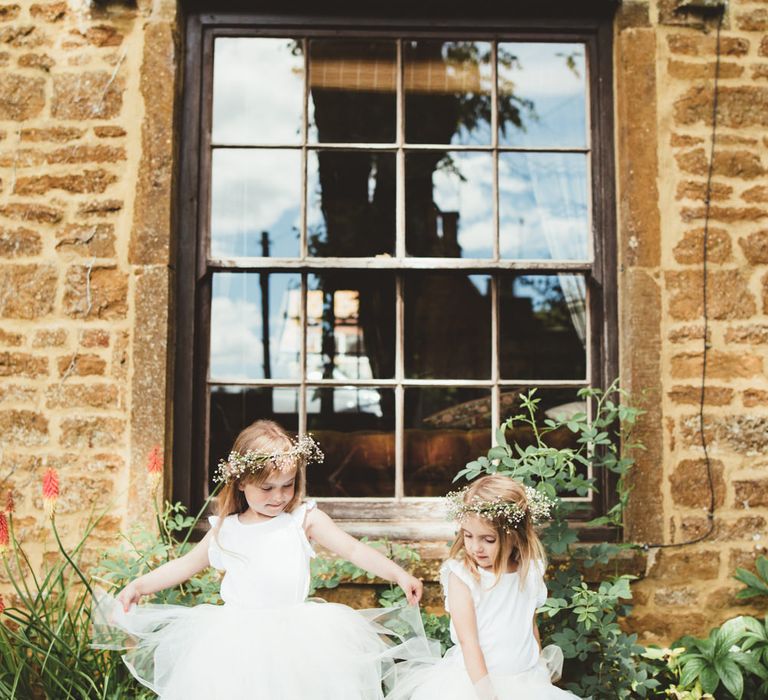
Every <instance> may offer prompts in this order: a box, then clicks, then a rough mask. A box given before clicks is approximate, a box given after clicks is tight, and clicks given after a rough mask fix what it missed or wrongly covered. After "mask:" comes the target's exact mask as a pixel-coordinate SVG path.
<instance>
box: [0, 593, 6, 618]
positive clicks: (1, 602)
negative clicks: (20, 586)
mask: <svg viewBox="0 0 768 700" xmlns="http://www.w3.org/2000/svg"><path fill="white" fill-rule="evenodd" d="M4 612H5V600H3V594H2V593H0V615H2V614H3V613H4Z"/></svg>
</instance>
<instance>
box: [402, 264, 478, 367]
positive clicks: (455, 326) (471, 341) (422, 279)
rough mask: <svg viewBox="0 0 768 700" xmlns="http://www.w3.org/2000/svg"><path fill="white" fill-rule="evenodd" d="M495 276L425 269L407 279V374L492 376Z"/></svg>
mask: <svg viewBox="0 0 768 700" xmlns="http://www.w3.org/2000/svg"><path fill="white" fill-rule="evenodd" d="M490 300H491V280H490V277H489V276H487V275H463V274H446V273H425V274H423V275H418V276H417V275H409V276H408V277H407V278H406V283H405V374H406V376H407V377H412V378H416V379H419V378H420V379H490V378H491V301H490Z"/></svg>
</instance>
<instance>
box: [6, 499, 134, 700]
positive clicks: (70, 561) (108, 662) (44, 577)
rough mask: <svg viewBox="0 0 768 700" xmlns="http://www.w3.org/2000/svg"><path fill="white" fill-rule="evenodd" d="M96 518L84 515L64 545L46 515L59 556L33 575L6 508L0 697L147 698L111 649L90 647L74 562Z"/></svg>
mask: <svg viewBox="0 0 768 700" xmlns="http://www.w3.org/2000/svg"><path fill="white" fill-rule="evenodd" d="M98 522H99V518H98V517H94V518H92V519H91V520H90V522H89V523H88V525H87V527H86V529H85V532H84V533H83V536H82V537H81V539H80V541H79V542H78V543H77V544H76V545H75V547H74V548H73V549H72V550H71V551H68V550H67V549H66V548H65V547H64V546H63V544H62V542H61V539H60V537H59V532H58V528H57V526H56V518H55V516H53V517H52V518H51V521H50V525H51V532H52V534H53V536H54V539H55V541H56V545H57V548H58V554H59V556H58V557H56V558H55V560H53V561H52V562H51V563H50V565H49V566H48V568H47V570H46V571H44V572H43V573H42V574H41V575H39V576H38V575H36V574H35V570H34V566H33V565H32V563H31V562H30V560H29V557H28V556H27V554H26V552H25V551H24V548H23V546H22V545H21V543H20V542H19V541H18V540H17V539H16V536H15V532H14V528H13V515H12V514H11V515H10V517H9V525H10V537H9V550H8V552H9V554H8V555H6V556H5V557H4V565H5V570H6V573H7V575H8V579H9V580H10V583H11V586H12V587H13V590H14V592H15V601H14V604H13V605H12V606H9V607H7V608H6V609H5V610H4V614H3V616H4V619H3V620H2V624H0V697H4V698H28V699H29V700H38V699H43V698H51V699H52V698H56V700H66V699H68V698H72V699H73V700H75V699H76V700H84V699H86V698H88V699H97V698H98V699H100V700H118V699H119V698H125V697H132V698H144V697H149V694H148V693H144V692H142V690H141V689H139V688H138V687H137V686H136V684H135V682H134V681H133V678H132V677H131V676H130V674H129V673H128V670H127V669H126V668H125V666H124V664H123V663H122V661H121V659H120V655H119V654H116V653H114V652H108V651H100V650H95V649H92V648H91V646H90V641H91V640H90V613H91V601H92V597H91V587H90V583H89V580H88V578H87V577H86V576H85V575H84V573H83V571H82V570H81V568H80V561H81V555H82V553H83V551H84V546H85V543H86V542H87V540H88V538H89V536H90V534H91V532H92V531H93V529H94V528H95V527H96V526H97V524H98Z"/></svg>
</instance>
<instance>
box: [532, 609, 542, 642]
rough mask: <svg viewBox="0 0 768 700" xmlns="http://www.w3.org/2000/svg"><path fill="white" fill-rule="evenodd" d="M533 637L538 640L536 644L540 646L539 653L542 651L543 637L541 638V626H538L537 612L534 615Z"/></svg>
mask: <svg viewBox="0 0 768 700" xmlns="http://www.w3.org/2000/svg"><path fill="white" fill-rule="evenodd" d="M533 636H534V637H535V638H536V644H538V645H539V651H541V637H540V636H539V626H538V624H536V612H535V611H534V613H533Z"/></svg>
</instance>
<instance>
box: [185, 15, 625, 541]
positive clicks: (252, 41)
mask: <svg viewBox="0 0 768 700" xmlns="http://www.w3.org/2000/svg"><path fill="white" fill-rule="evenodd" d="M606 27H607V25H604V24H600V23H593V24H590V23H589V22H582V23H580V24H579V23H577V27H576V28H575V29H569V30H568V31H566V30H559V31H558V32H556V33H554V32H545V31H542V30H540V29H539V30H536V29H525V28H521V27H519V26H515V24H514V23H510V24H509V26H508V27H507V29H506V30H502V29H500V28H498V26H494V27H493V28H490V27H486V28H484V27H483V26H482V25H481V24H479V25H478V26H466V25H459V24H456V26H444V27H443V28H441V29H440V30H439V31H435V30H430V31H427V30H425V29H423V28H422V29H419V28H417V27H409V28H402V27H399V28H396V29H393V28H392V27H391V26H387V25H386V23H377V24H376V25H374V26H365V27H363V28H361V27H360V25H359V24H357V23H353V25H352V26H350V24H348V23H345V22H341V21H338V20H334V21H331V20H325V22H320V23H318V22H314V21H313V22H312V23H308V22H304V23H302V22H300V21H298V20H295V21H294V20H285V21H283V22H275V21H274V18H272V19H271V20H269V21H266V20H265V19H264V18H261V19H259V18H257V17H254V18H242V17H240V18H237V20H234V19H227V20H226V21H225V20H223V19H221V18H218V19H217V18H216V17H215V16H211V17H207V19H206V21H205V22H204V21H203V20H202V17H201V16H197V17H192V18H190V20H189V26H188V52H189V55H188V59H187V74H186V81H187V85H188V88H187V92H186V95H185V124H184V132H183V139H184V149H183V154H184V155H183V170H182V177H181V202H182V209H181V212H182V213H181V217H180V236H179V239H180V245H179V260H178V267H179V325H178V329H177V346H178V356H177V373H176V379H177V389H176V396H177V398H176V402H177V406H176V409H175V413H174V421H175V433H174V434H175V448H174V457H175V460H176V467H175V472H174V474H175V496H176V497H178V498H181V499H182V500H186V501H188V502H192V503H194V504H195V505H197V504H199V503H201V502H202V499H203V498H204V496H205V494H206V487H205V484H206V481H207V479H208V478H209V475H210V474H212V472H213V468H214V467H215V465H216V463H217V461H218V459H219V458H220V457H222V456H225V455H226V454H227V452H228V450H229V448H230V446H231V444H232V440H233V438H234V436H235V435H236V434H237V432H238V431H239V430H240V429H241V428H242V427H244V426H245V425H246V424H247V423H249V422H250V421H252V420H255V419H256V418H259V417H262V418H264V417H269V418H274V419H275V420H277V421H278V422H280V423H281V424H282V425H284V426H285V427H286V428H288V429H290V430H293V431H301V432H304V431H310V432H312V433H313V434H315V436H316V437H317V438H318V441H319V442H320V443H321V446H322V448H323V450H324V451H325V453H326V461H325V463H324V464H323V465H320V466H317V467H314V466H313V467H312V468H311V469H310V470H309V473H308V487H307V488H308V493H309V495H311V496H313V497H318V498H320V499H322V500H323V501H324V507H325V509H326V510H328V511H329V512H331V513H332V514H334V515H335V516H336V517H340V518H342V519H347V520H349V521H353V522H354V523H355V526H354V527H352V528H351V529H353V530H357V531H358V532H365V531H367V530H370V531H375V525H366V523H371V522H375V521H381V520H389V521H392V520H393V519H394V520H397V521H398V522H401V523H402V522H405V521H409V520H421V521H423V522H422V525H421V526H420V530H419V534H420V536H428V535H429V532H430V528H432V530H431V531H433V532H434V533H442V532H444V527H442V515H441V511H440V506H439V504H438V503H437V502H436V501H435V499H434V498H433V497H434V496H440V495H443V494H444V493H445V492H446V491H447V490H448V489H449V488H451V479H452V477H453V475H454V474H455V473H456V471H457V470H458V469H459V468H460V467H462V466H463V465H464V463H465V462H467V461H468V460H470V459H472V458H474V457H476V456H477V455H478V454H481V453H484V452H485V451H486V450H487V449H488V448H489V447H490V445H491V440H492V434H493V430H492V429H493V427H494V426H496V425H498V423H499V422H500V421H501V420H503V419H504V418H505V417H507V416H508V415H510V414H511V413H512V412H513V411H515V410H516V407H517V402H518V398H519V395H520V393H521V392H523V391H526V390H527V389H528V388H530V387H532V386H536V387H540V396H541V398H542V404H541V407H542V411H543V412H545V413H547V414H548V415H553V414H562V413H564V412H568V411H576V410H581V409H583V408H584V405H583V404H582V403H581V402H580V401H579V399H578V397H577V395H576V392H577V391H578V389H579V388H580V387H583V386H587V385H590V384H592V385H604V384H605V383H606V381H610V379H611V378H612V377H613V376H615V374H616V371H617V367H616V350H615V347H614V342H615V341H614V339H615V337H616V335H615V332H612V330H611V329H612V328H614V324H615V272H614V269H613V267H614V265H615V262H614V259H615V254H614V252H613V242H612V241H613V224H612V213H611V212H612V201H613V198H612V170H611V160H610V153H611V137H610V123H611V122H610V111H611V103H610V95H609V94H607V89H608V88H607V87H606V86H608V85H610V69H609V66H610V53H611V47H610V30H609V29H607V28H606ZM198 115H199V116H198ZM561 437H562V439H563V440H567V439H568V438H569V436H567V435H563V436H561ZM515 439H518V440H520V441H521V442H523V443H524V442H525V440H526V436H525V435H524V434H522V433H521V434H520V435H517V436H515ZM605 505H606V504H603V503H597V502H591V501H590V502H588V503H585V506H586V508H585V514H586V513H587V512H589V513H590V514H593V513H594V512H596V511H600V510H601V509H602V508H604V507H605ZM395 525H396V523H393V522H390V523H389V525H388V527H387V529H388V531H389V532H395V533H396V532H397V529H396V528H395V529H393V527H394V526H395ZM425 528H426V529H425ZM406 529H407V528H406Z"/></svg>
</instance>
